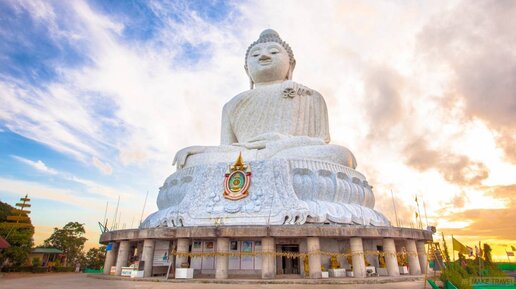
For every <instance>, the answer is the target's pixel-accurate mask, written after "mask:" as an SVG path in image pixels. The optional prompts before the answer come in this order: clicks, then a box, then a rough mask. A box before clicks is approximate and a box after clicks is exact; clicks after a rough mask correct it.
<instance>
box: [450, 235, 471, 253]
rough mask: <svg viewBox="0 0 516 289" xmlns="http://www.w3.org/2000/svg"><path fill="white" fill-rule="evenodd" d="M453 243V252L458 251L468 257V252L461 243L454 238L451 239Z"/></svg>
mask: <svg viewBox="0 0 516 289" xmlns="http://www.w3.org/2000/svg"><path fill="white" fill-rule="evenodd" d="M452 242H453V250H455V251H459V252H461V253H462V254H464V255H469V250H468V248H467V247H466V246H464V245H463V244H462V243H461V242H459V241H457V240H456V239H455V238H453V237H452Z"/></svg>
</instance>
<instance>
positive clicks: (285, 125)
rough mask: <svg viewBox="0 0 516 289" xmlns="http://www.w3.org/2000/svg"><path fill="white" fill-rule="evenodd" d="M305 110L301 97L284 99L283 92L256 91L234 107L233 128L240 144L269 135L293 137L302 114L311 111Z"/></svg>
mask: <svg viewBox="0 0 516 289" xmlns="http://www.w3.org/2000/svg"><path fill="white" fill-rule="evenodd" d="M303 106H304V103H303V101H302V99H301V98H300V97H295V98H290V97H284V96H283V94H282V92H281V91H280V90H277V91H271V90H266V91H255V90H253V91H250V92H249V94H247V95H245V96H243V97H242V98H241V99H240V100H239V101H238V102H237V103H236V104H235V107H234V109H233V113H232V117H231V125H232V128H233V131H234V133H235V135H236V136H237V138H238V139H239V141H245V140H246V139H249V138H252V137H254V136H257V135H260V134H263V133H268V132H277V133H282V134H291V135H292V134H295V130H296V127H298V126H299V123H298V122H300V121H302V118H300V117H299V116H300V113H302V112H303V111H304V110H306V109H309V108H308V107H303Z"/></svg>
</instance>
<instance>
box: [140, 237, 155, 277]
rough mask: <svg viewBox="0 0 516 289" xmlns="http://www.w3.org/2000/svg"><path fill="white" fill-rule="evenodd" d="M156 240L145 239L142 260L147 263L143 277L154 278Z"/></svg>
mask: <svg viewBox="0 0 516 289" xmlns="http://www.w3.org/2000/svg"><path fill="white" fill-rule="evenodd" d="M155 243H156V242H155V240H153V239H145V241H143V250H142V258H141V260H142V261H144V262H145V264H144V266H143V270H144V272H143V277H151V276H152V263H153V259H154V244H155Z"/></svg>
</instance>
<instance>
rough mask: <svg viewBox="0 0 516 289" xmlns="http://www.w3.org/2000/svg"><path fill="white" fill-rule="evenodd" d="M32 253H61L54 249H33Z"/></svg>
mask: <svg viewBox="0 0 516 289" xmlns="http://www.w3.org/2000/svg"><path fill="white" fill-rule="evenodd" d="M32 253H44V254H62V253H63V251H62V250H59V249H56V248H34V249H32Z"/></svg>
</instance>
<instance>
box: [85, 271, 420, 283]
mask: <svg viewBox="0 0 516 289" xmlns="http://www.w3.org/2000/svg"><path fill="white" fill-rule="evenodd" d="M88 277H89V278H95V279H103V280H125V281H148V282H170V283H211V284H244V285H245V284H335V285H338V284H383V283H396V282H410V281H414V282H416V281H420V282H422V281H424V280H425V277H424V275H418V276H399V277H368V278H331V279H308V278H277V279H269V280H267V279H266V280H263V279H249V278H240V277H231V276H230V278H228V279H223V280H220V279H213V278H197V279H165V278H163V277H161V278H159V277H149V278H127V277H120V276H110V275H100V274H88Z"/></svg>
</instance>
